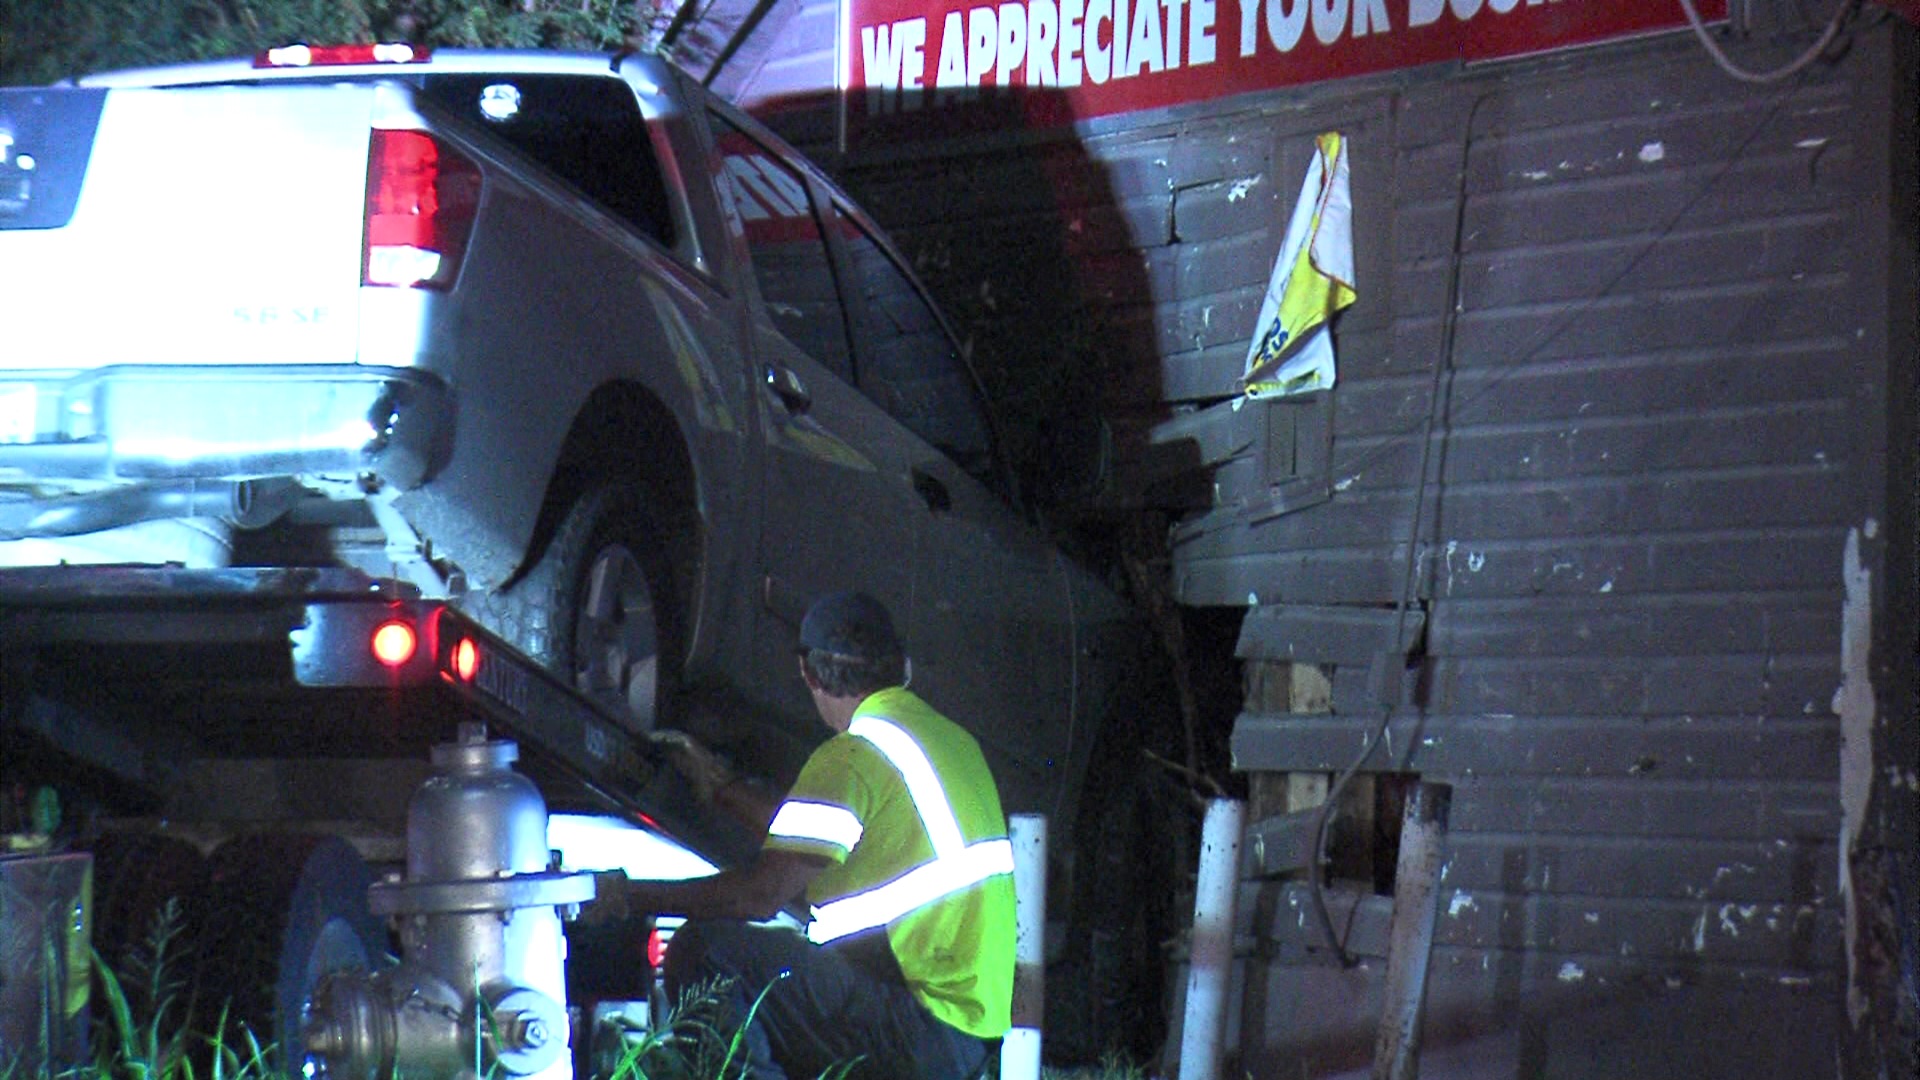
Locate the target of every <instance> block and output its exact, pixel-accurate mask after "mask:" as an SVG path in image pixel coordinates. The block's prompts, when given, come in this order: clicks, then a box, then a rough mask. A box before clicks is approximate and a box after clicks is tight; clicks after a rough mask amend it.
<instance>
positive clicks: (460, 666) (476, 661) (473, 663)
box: [449, 638, 480, 682]
mask: <svg viewBox="0 0 1920 1080" xmlns="http://www.w3.org/2000/svg"><path fill="white" fill-rule="evenodd" d="M449 659H450V662H449V666H450V667H451V668H452V669H453V674H454V677H455V678H457V679H459V680H460V681H461V682H472V681H473V677H474V676H475V675H478V674H479V673H480V646H478V645H475V644H474V643H473V639H472V638H461V639H460V641H459V642H458V643H457V644H455V645H454V647H453V656H452V657H450V658H449Z"/></svg>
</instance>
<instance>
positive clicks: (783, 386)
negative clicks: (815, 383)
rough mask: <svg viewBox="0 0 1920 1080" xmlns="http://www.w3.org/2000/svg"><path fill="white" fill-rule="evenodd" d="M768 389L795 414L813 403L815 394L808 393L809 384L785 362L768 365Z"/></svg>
mask: <svg viewBox="0 0 1920 1080" xmlns="http://www.w3.org/2000/svg"><path fill="white" fill-rule="evenodd" d="M767 389H768V390H771V391H772V392H773V396H774V397H777V398H779V399H780V404H782V405H785V406H786V407H787V411H788V412H790V413H792V414H794V415H795V416H798V415H800V414H801V413H803V412H806V411H807V409H809V408H810V407H812V405H813V395H812V394H809V393H807V384H806V383H804V382H801V381H800V376H799V375H797V374H795V372H794V370H793V369H792V368H790V367H787V366H786V365H785V364H768V365H767Z"/></svg>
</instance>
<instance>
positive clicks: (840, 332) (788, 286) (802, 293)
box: [707, 112, 853, 382]
mask: <svg viewBox="0 0 1920 1080" xmlns="http://www.w3.org/2000/svg"><path fill="white" fill-rule="evenodd" d="M707 116H708V119H709V121H710V122H711V123H712V125H713V138H714V143H715V145H716V146H717V147H718V149H719V151H720V160H721V166H722V168H723V170H724V174H725V179H724V180H723V182H722V183H723V186H724V187H725V188H726V190H727V193H728V195H729V196H731V197H732V199H733V206H734V209H735V210H737V211H739V214H740V222H741V225H742V226H744V227H745V229H746V234H747V247H748V248H749V249H750V251H751V255H752V262H753V273H754V278H755V279H756V280H757V281H758V282H759V283H760V296H761V298H762V299H764V300H765V301H766V310H767V313H768V315H769V317H771V319H772V320H773V325H774V327H775V328H776V329H778V330H779V331H780V333H781V334H782V336H784V337H785V338H786V339H787V340H788V341H791V342H792V343H793V344H794V345H795V346H797V347H799V348H800V349H801V350H802V351H804V352H805V353H807V355H809V356H811V357H813V358H814V359H815V360H818V361H819V362H820V363H822V364H824V365H825V366H826V367H827V369H828V370H830V371H832V372H833V373H834V374H835V375H838V376H839V377H840V378H842V379H845V380H846V381H848V382H852V381H853V351H852V349H851V348H850V347H849V345H848V341H847V320H846V312H845V310H844V308H843V306H842V305H841V303H840V290H839V287H838V285H837V284H836V283H835V281H834V276H833V262H832V260H831V258H830V257H829V256H828V254H827V245H826V240H825V237H824V236H822V235H821V232H820V220H819V218H818V217H817V216H816V215H815V213H814V206H813V199H812V197H811V196H810V195H809V194H808V192H807V185H806V182H805V181H804V180H803V179H802V178H801V176H800V174H799V173H798V172H796V171H794V169H793V168H792V167H791V166H789V165H788V164H787V163H786V162H784V161H782V160H780V158H779V157H778V155H776V154H774V153H773V152H772V151H771V150H769V149H767V148H766V147H765V146H762V145H761V144H760V143H759V142H758V141H756V140H754V139H753V138H752V137H750V136H749V135H747V134H746V133H745V132H743V131H741V130H740V129H739V128H737V127H735V126H734V125H733V124H732V123H730V122H729V121H728V120H727V119H726V118H725V117H723V116H720V115H718V114H717V113H712V112H709V113H708V114H707Z"/></svg>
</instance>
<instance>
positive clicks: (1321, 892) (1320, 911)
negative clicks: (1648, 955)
mask: <svg viewBox="0 0 1920 1080" xmlns="http://www.w3.org/2000/svg"><path fill="white" fill-rule="evenodd" d="M1493 94H1494V90H1493V89H1487V90H1483V91H1481V92H1480V94H1479V96H1477V97H1475V98H1474V99H1473V104H1472V105H1471V106H1469V107H1468V109H1467V121H1466V127H1465V130H1464V131H1463V132H1462V133H1461V137H1460V172H1459V178H1458V180H1457V188H1456V190H1455V192H1454V212H1453V243H1452V250H1451V251H1450V252H1448V256H1447V257H1448V266H1447V301H1446V302H1447V306H1446V319H1445V322H1444V323H1443V324H1442V329H1441V337H1440V351H1439V354H1438V355H1436V356H1435V357H1434V361H1433V378H1432V380H1431V381H1430V382H1429V383H1428V387H1427V393H1428V400H1427V415H1426V416H1425V417H1424V418H1423V419H1422V420H1421V421H1420V427H1419V431H1420V464H1419V467H1418V469H1417V470H1416V471H1415V473H1414V480H1413V523H1412V525H1411V527H1409V529H1408V530H1407V551H1406V559H1405V560H1404V562H1403V564H1402V565H1403V567H1404V569H1403V571H1402V573H1401V576H1400V596H1399V598H1398V599H1397V600H1395V601H1394V632H1393V642H1392V644H1391V646H1390V647H1389V649H1388V651H1386V652H1383V653H1381V654H1379V655H1377V656H1376V657H1375V659H1374V669H1373V671H1372V676H1373V677H1372V678H1371V679H1370V680H1369V681H1370V682H1372V683H1374V690H1375V691H1376V693H1377V696H1378V698H1379V704H1380V719H1379V720H1378V721H1377V722H1376V723H1375V724H1374V726H1373V728H1372V730H1371V731H1370V732H1369V733H1368V734H1367V735H1366V737H1365V738H1364V739H1363V740H1362V741H1361V744H1360V753H1359V754H1358V755H1357V756H1355V757H1354V759H1353V763H1352V764H1350V765H1348V766H1347V767H1346V768H1345V769H1343V770H1341V771H1340V774H1339V775H1338V776H1337V777H1336V778H1335V779H1334V782H1333V784H1332V785H1331V786H1330V787H1328V788H1327V797H1326V801H1324V802H1322V803H1321V804H1320V812H1319V813H1318V814H1316V815H1315V816H1314V819H1313V848H1312V851H1313V859H1312V862H1311V865H1310V866H1309V868H1308V870H1309V874H1308V876H1309V879H1310V880H1311V881H1312V883H1313V889H1312V893H1311V895H1312V897H1313V910H1314V914H1315V915H1316V916H1317V917H1318V919H1319V922H1320V929H1321V931H1322V932H1323V933H1325V934H1326V938H1327V944H1328V946H1329V947H1331V948H1332V949H1333V951H1334V955H1335V956H1337V957H1339V960H1340V966H1341V967H1343V968H1350V967H1352V966H1353V965H1354V964H1355V963H1356V962H1357V961H1356V960H1355V959H1354V957H1353V955H1352V954H1350V953H1348V952H1347V948H1346V945H1345V943H1344V942H1343V941H1342V940H1341V938H1340V935H1339V934H1338V933H1337V932H1336V931H1335V930H1334V928H1333V916H1332V915H1331V914H1329V913H1328V911H1327V896H1326V889H1327V882H1326V872H1327V866H1326V850H1327V829H1328V826H1329V825H1331V824H1332V822H1333V813H1334V807H1336V806H1338V805H1339V802H1340V794H1341V792H1342V791H1344V790H1345V789H1346V786H1347V785H1348V784H1349V783H1351V782H1352V781H1353V778H1354V776H1355V774H1357V773H1358V772H1359V771H1360V767H1361V766H1362V765H1364V764H1366V761H1367V759H1368V758H1369V757H1372V756H1373V748H1374V747H1375V746H1377V745H1379V744H1380V742H1381V741H1382V740H1383V739H1385V738H1386V734H1387V727H1388V725H1390V724H1391V723H1392V722H1393V712H1394V708H1395V706H1396V703H1397V700H1398V698H1399V693H1398V689H1399V680H1400V678H1401V676H1402V671H1401V670H1395V669H1394V668H1393V666H1392V663H1391V661H1392V658H1393V657H1394V656H1396V655H1399V656H1401V657H1403V661H1402V668H1403V669H1404V657H1405V655H1406V650H1407V611H1408V609H1409V608H1411V607H1412V606H1413V592H1414V588H1415V579H1416V576H1417V575H1418V573H1419V568H1420V531H1421V526H1423V525H1424V524H1425V522H1426V507H1427V486H1428V482H1427V472H1428V468H1429V465H1430V463H1431V461H1432V457H1433V446H1434V443H1436V442H1439V441H1441V440H1444V439H1445V438H1446V427H1445V426H1444V425H1443V424H1442V423H1441V422H1440V420H1441V411H1442V409H1443V408H1444V407H1445V406H1444V404H1443V402H1445V401H1446V399H1447V396H1448V391H1449V390H1450V389H1451V386H1452V380H1451V379H1450V378H1449V376H1451V375H1452V373H1453V349H1454V339H1455V337H1456V335H1457V332H1458V328H1459V324H1460V262H1461V259H1462V249H1463V248H1464V246H1465V243H1466V229H1467V166H1468V164H1469V163H1470V161H1471V159H1472V157H1473V124H1474V121H1475V120H1476V119H1477V118H1478V117H1479V115H1480V106H1482V105H1484V104H1485V103H1486V102H1487V100H1488V99H1489V98H1491V97H1492V96H1493ZM1436 434H1437V435H1438V438H1436V437H1435V436H1436ZM1441 467H1442V468H1443V469H1444V468H1445V458H1444V457H1443V458H1442V459H1441ZM1389 687H1391V688H1392V690H1391V691H1389Z"/></svg>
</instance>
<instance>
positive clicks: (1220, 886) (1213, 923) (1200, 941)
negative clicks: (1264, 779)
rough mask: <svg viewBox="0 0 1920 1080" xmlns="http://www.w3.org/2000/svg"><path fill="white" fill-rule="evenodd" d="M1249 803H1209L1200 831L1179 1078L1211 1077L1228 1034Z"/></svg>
mask: <svg viewBox="0 0 1920 1080" xmlns="http://www.w3.org/2000/svg"><path fill="white" fill-rule="evenodd" d="M1246 823H1247V805H1246V804H1245V803H1243V802H1238V801H1236V800H1233V799H1215V800H1213V801H1212V802H1210V803H1208V804H1207V819H1206V823H1205V824H1204V825H1203V826H1202V827H1201V830H1200V877H1199V881H1198V882H1197V884H1196V887H1195V890H1194V899H1193V947H1192V959H1191V960H1190V961H1189V963H1190V965H1191V971H1189V973H1188V975H1187V1011H1186V1019H1185V1021H1184V1022H1183V1023H1182V1025H1181V1028H1180V1080H1215V1078H1216V1077H1218V1076H1219V1072H1220V1049H1221V1044H1223V1043H1224V1042H1226V1035H1227V982H1228V976H1229V975H1230V974H1231V973H1232V969H1233V903H1234V894H1235V892H1237V891H1238V886H1239V884H1240V836H1241V834H1242V833H1243V832H1245V831H1246Z"/></svg>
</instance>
